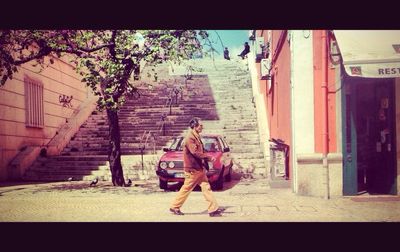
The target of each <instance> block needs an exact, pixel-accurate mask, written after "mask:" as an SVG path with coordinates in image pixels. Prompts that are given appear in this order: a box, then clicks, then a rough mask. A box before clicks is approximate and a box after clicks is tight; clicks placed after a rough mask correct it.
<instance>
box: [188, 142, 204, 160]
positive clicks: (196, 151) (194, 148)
mask: <svg viewBox="0 0 400 252" xmlns="http://www.w3.org/2000/svg"><path fill="white" fill-rule="evenodd" d="M186 147H187V148H188V150H189V151H190V153H192V154H193V156H195V157H197V158H200V159H207V160H208V159H209V156H208V155H207V154H205V153H203V152H201V151H200V148H199V147H198V146H197V145H196V141H195V140H194V139H193V138H189V139H188V141H187V143H186Z"/></svg>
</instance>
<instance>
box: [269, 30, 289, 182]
mask: <svg viewBox="0 0 400 252" xmlns="http://www.w3.org/2000/svg"><path fill="white" fill-rule="evenodd" d="M283 33H284V31H282V30H273V31H272V45H271V57H272V59H273V58H274V54H275V53H277V51H276V49H277V45H278V41H279V38H280V36H281V34H283ZM271 71H272V73H273V76H274V77H273V82H272V83H271V85H272V86H271V87H272V90H271V92H269V93H268V95H267V104H268V105H267V108H268V120H269V124H270V136H271V138H279V139H282V140H283V141H284V142H285V144H287V145H289V146H291V110H290V109H291V101H290V92H291V90H290V47H289V43H288V41H287V36H284V37H283V46H282V47H281V49H280V52H279V55H278V57H277V58H276V61H275V64H274V65H273V66H272V70H271ZM291 163H292V153H291V152H290V156H289V178H291V177H292V165H291Z"/></svg>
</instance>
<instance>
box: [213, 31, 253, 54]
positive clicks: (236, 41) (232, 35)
mask: <svg viewBox="0 0 400 252" xmlns="http://www.w3.org/2000/svg"><path fill="white" fill-rule="evenodd" d="M207 31H208V33H209V35H210V37H211V38H212V41H215V42H216V43H215V44H214V47H215V49H216V50H218V51H219V52H220V55H221V57H222V55H223V54H222V51H223V49H222V46H221V42H220V41H219V40H218V36H217V34H216V33H215V31H217V32H218V34H219V36H220V37H221V39H222V42H223V44H224V46H226V47H228V50H229V52H230V56H231V57H233V56H235V55H238V54H239V53H240V52H241V51H242V50H243V48H244V46H243V44H244V42H249V30H207ZM217 57H218V55H217Z"/></svg>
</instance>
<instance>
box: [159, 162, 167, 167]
mask: <svg viewBox="0 0 400 252" xmlns="http://www.w3.org/2000/svg"><path fill="white" fill-rule="evenodd" d="M160 168H161V169H167V162H164V161H163V162H161V163H160Z"/></svg>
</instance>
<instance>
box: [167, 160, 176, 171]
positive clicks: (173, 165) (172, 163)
mask: <svg viewBox="0 0 400 252" xmlns="http://www.w3.org/2000/svg"><path fill="white" fill-rule="evenodd" d="M168 167H169V168H171V169H172V168H174V167H175V163H174V162H172V161H171V162H169V163H168Z"/></svg>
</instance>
